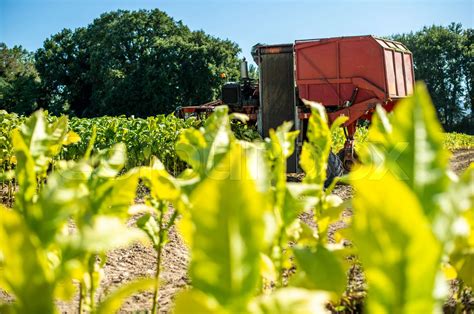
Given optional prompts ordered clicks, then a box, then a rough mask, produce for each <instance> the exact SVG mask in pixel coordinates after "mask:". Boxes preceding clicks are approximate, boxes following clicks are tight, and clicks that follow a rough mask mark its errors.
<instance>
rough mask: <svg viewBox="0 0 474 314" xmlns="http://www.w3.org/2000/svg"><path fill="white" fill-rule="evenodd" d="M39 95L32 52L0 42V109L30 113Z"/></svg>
mask: <svg viewBox="0 0 474 314" xmlns="http://www.w3.org/2000/svg"><path fill="white" fill-rule="evenodd" d="M40 96H41V90H40V79H39V76H38V72H37V71H36V69H35V65H34V58H33V54H32V53H29V52H27V51H26V50H25V49H23V48H22V47H21V46H14V47H12V48H8V47H7V46H6V45H5V44H4V43H1V42H0V109H3V110H7V111H13V112H16V113H19V114H30V113H32V112H33V111H34V110H35V109H36V108H37V105H38V101H39V98H40Z"/></svg>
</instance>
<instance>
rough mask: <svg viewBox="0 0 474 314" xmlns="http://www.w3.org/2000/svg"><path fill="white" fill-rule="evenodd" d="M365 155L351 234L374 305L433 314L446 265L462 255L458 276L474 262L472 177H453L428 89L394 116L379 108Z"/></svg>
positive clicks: (356, 182)
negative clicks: (443, 264) (473, 250)
mask: <svg viewBox="0 0 474 314" xmlns="http://www.w3.org/2000/svg"><path fill="white" fill-rule="evenodd" d="M360 156H361V161H362V164H363V165H362V166H360V167H358V169H357V170H356V171H354V172H352V173H351V175H350V177H351V180H350V181H351V183H352V184H353V186H354V188H355V189H356V191H357V193H356V196H355V198H354V201H353V204H354V209H355V213H356V214H355V215H354V221H353V228H352V236H353V239H354V242H355V244H356V247H357V251H358V253H359V257H360V259H361V261H362V264H363V266H364V267H365V271H366V276H367V281H368V285H369V292H368V299H367V301H368V308H369V310H370V311H373V312H377V313H390V312H400V313H401V312H406V313H418V312H432V311H433V309H434V307H435V305H436V304H437V301H439V298H440V297H442V296H440V295H439V294H438V292H439V291H442V290H443V288H442V285H443V283H442V282H441V281H439V280H437V277H438V273H439V271H440V270H441V267H440V266H441V261H442V260H448V261H450V262H451V263H453V264H456V261H457V258H456V257H457V256H462V257H461V259H463V262H461V263H460V264H459V265H458V268H457V270H459V271H460V272H459V273H458V275H459V278H461V279H465V277H464V276H465V275H468V276H469V275H470V274H468V273H466V272H465V271H463V270H464V268H463V267H464V265H469V263H470V255H469V253H467V252H469V251H470V250H471V249H470V245H468V244H467V243H468V239H469V237H470V236H472V233H471V232H472V231H469V230H472V221H470V220H469V217H470V215H471V214H472V209H473V205H472V201H473V198H472V192H468V189H472V188H470V187H472V183H473V182H472V179H473V177H472V172H471V174H469V172H468V173H467V174H466V175H465V176H463V179H462V180H460V181H459V180H458V179H457V178H456V177H455V176H454V175H453V174H451V175H448V158H449V154H448V152H447V151H446V150H445V149H444V148H443V136H442V131H441V127H440V125H439V122H438V120H437V119H436V115H435V112H434V108H433V105H432V104H431V101H430V98H429V95H428V93H427V92H426V88H425V87H424V86H423V85H422V84H418V85H417V87H416V90H415V94H414V96H413V97H411V98H409V99H406V100H403V101H402V102H400V103H399V104H398V105H397V107H396V108H395V110H394V113H393V115H390V116H387V115H386V114H385V112H384V111H383V110H381V108H378V110H377V116H376V117H375V118H374V120H373V123H372V126H371V127H370V129H369V134H368V142H367V143H365V144H363V145H362V147H361V149H360ZM460 223H461V225H463V226H464V229H465V230H464V232H460V230H459V224H460ZM414 226H416V227H414ZM469 226H470V227H469ZM454 243H458V244H460V243H462V244H460V245H459V246H456V245H454ZM461 247H462V249H461ZM420 252H422V253H421V254H420ZM460 252H463V253H460ZM458 253H460V255H457V254H458ZM466 253H467V254H466ZM468 282H470V280H469V279H468Z"/></svg>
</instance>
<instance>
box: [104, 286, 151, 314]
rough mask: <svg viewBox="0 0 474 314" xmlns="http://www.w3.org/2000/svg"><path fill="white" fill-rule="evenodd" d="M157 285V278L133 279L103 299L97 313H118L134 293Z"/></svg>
mask: <svg viewBox="0 0 474 314" xmlns="http://www.w3.org/2000/svg"><path fill="white" fill-rule="evenodd" d="M154 285H155V280H154V279H151V278H146V279H140V280H136V281H132V282H129V283H126V284H124V285H122V286H120V287H119V288H117V289H116V290H115V291H113V292H112V293H110V294H109V295H108V296H107V297H106V298H105V300H104V301H102V302H101V303H100V304H99V305H98V307H97V310H96V311H95V313H97V314H108V313H116V312H117V311H119V310H120V307H121V305H122V303H123V302H124V301H125V300H126V299H127V298H128V297H130V296H132V295H133V294H135V293H137V292H139V291H144V290H149V289H152V288H153V287H154Z"/></svg>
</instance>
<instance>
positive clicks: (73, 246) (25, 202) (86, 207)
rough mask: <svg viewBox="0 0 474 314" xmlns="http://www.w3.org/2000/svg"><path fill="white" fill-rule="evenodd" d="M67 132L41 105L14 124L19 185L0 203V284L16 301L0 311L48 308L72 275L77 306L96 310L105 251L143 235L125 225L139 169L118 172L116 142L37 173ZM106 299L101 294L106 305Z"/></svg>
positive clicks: (67, 290)
mask: <svg viewBox="0 0 474 314" xmlns="http://www.w3.org/2000/svg"><path fill="white" fill-rule="evenodd" d="M66 138H67V121H66V119H65V118H63V119H59V120H57V121H56V122H55V123H53V124H49V123H48V122H47V121H46V119H45V117H44V115H43V114H42V112H41V111H39V112H37V113H35V114H34V115H32V116H31V117H30V118H29V119H28V120H27V121H26V122H25V124H23V125H22V126H21V128H20V129H18V130H14V131H13V134H12V139H13V140H12V142H13V149H14V152H15V156H16V159H17V165H16V169H15V178H16V180H17V182H18V186H19V189H18V192H17V193H16V194H15V205H14V207H13V208H12V209H8V208H5V207H2V208H1V217H2V219H1V220H0V239H1V241H0V286H1V287H2V288H3V289H5V290H7V292H9V293H11V294H12V295H13V296H14V297H15V302H14V303H13V304H10V305H5V306H3V309H4V310H5V311H13V312H18V313H52V312H55V311H56V309H55V307H54V300H55V299H56V298H64V299H69V298H71V297H72V296H73V295H74V292H75V285H74V284H73V280H76V281H77V282H78V283H79V293H80V301H79V311H80V312H81V311H82V310H83V309H86V310H89V311H95V310H100V308H101V307H100V306H99V307H97V306H96V304H95V297H96V295H95V292H96V289H97V287H98V283H99V281H100V269H101V266H102V265H103V264H104V263H105V259H106V255H105V253H106V252H107V251H108V250H110V249H113V248H116V247H121V246H124V245H127V244H129V243H130V242H131V241H134V240H138V239H141V238H142V233H141V232H139V231H138V230H133V229H129V228H127V227H126V226H125V224H124V219H125V218H126V212H127V210H128V207H129V206H130V205H131V203H132V202H133V198H134V196H135V188H136V185H137V182H138V175H137V174H136V173H135V172H131V173H127V174H124V175H122V176H117V174H118V172H119V171H120V170H121V169H122V167H123V165H124V161H125V151H124V148H123V146H118V147H115V149H113V150H110V151H104V152H101V153H100V154H98V155H97V156H94V157H91V158H89V156H85V158H84V159H83V160H81V161H79V162H72V161H70V162H66V161H63V162H60V163H58V165H57V169H56V170H55V171H54V172H53V173H52V174H50V175H49V176H48V179H47V182H46V181H45V180H44V179H45V177H46V173H47V171H48V169H49V167H50V165H51V161H52V160H53V158H54V157H55V156H56V155H57V154H58V153H59V151H60V149H61V146H62V144H63V142H64V141H65V139H66ZM38 178H39V179H38ZM122 187H126V189H123V188H122ZM97 258H99V259H97ZM146 284H148V283H147V282H143V285H146ZM39 296H41V297H39ZM111 304H112V305H113V304H114V300H113V299H108V300H107V303H106V304H105V305H108V306H111Z"/></svg>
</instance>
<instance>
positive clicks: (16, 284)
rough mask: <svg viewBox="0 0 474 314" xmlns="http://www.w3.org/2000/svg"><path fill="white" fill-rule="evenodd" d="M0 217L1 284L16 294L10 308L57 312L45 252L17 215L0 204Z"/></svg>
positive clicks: (51, 278)
mask: <svg viewBox="0 0 474 314" xmlns="http://www.w3.org/2000/svg"><path fill="white" fill-rule="evenodd" d="M0 217H1V219H0V256H3V260H2V262H1V264H0V265H1V268H0V269H1V272H0V284H2V285H3V284H4V285H6V287H5V288H6V290H8V291H10V292H11V293H13V295H14V296H15V299H16V300H15V303H14V304H13V307H14V308H15V309H16V311H17V312H18V313H53V312H56V310H55V307H54V302H53V300H54V299H53V298H54V279H53V272H52V270H51V269H50V266H49V263H48V260H47V257H46V252H45V251H44V250H43V249H42V248H41V247H40V245H39V241H38V239H37V238H36V237H35V235H34V234H33V233H32V232H31V231H30V230H29V228H28V227H27V225H26V224H25V223H24V221H23V219H22V217H21V216H20V214H18V213H16V212H13V211H11V210H9V209H6V208H5V207H3V206H1V205H0ZM38 296H41V297H38Z"/></svg>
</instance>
